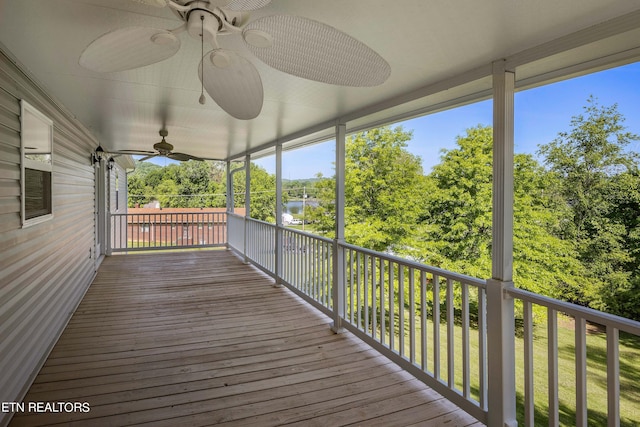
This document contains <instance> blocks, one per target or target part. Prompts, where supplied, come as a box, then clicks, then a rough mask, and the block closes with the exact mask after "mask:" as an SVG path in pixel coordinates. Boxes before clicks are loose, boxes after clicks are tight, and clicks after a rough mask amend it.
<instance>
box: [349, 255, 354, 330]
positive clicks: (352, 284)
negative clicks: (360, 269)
mask: <svg viewBox="0 0 640 427" xmlns="http://www.w3.org/2000/svg"><path fill="white" fill-rule="evenodd" d="M349 270H350V271H349V274H350V278H351V280H350V281H349V295H350V297H349V316H350V317H349V319H350V320H351V324H352V325H353V324H354V322H353V311H354V310H353V309H354V305H355V303H354V301H353V297H354V295H353V290H354V288H355V284H354V281H353V278H354V271H355V268H354V266H353V250H351V249H349Z"/></svg>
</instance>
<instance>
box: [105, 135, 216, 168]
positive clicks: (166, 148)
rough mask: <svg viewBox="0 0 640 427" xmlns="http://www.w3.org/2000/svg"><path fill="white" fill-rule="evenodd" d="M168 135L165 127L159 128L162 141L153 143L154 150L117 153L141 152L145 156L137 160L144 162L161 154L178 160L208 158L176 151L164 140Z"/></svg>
mask: <svg viewBox="0 0 640 427" xmlns="http://www.w3.org/2000/svg"><path fill="white" fill-rule="evenodd" d="M168 135H169V132H168V131H167V130H166V129H162V130H160V136H161V137H162V141H160V142H156V143H155V144H153V149H154V150H155V151H139V150H120V151H118V152H117V153H118V154H141V155H144V156H145V157H143V158H141V159H139V160H138V161H140V162H144V161H145V160H148V159H150V158H152V157H157V156H163V157H167V158H169V159H172V160H177V161H179V162H186V161H188V160H210V159H204V158H202V157H196V156H192V155H191V154H186V153H176V152H174V151H173V145H171V144H169V143H168V142H167V141H166V139H165V138H166V137H167V136H168Z"/></svg>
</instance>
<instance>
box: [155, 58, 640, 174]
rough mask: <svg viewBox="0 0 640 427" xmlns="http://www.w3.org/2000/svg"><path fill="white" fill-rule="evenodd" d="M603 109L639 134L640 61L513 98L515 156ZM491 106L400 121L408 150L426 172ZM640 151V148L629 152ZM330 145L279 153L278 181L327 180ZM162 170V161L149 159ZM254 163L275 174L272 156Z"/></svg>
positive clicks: (487, 121)
mask: <svg viewBox="0 0 640 427" xmlns="http://www.w3.org/2000/svg"><path fill="white" fill-rule="evenodd" d="M591 95H593V96H594V97H596V98H597V100H598V103H599V104H600V105H602V106H611V105H613V104H616V103H617V104H618V111H619V112H620V113H621V114H622V115H623V116H624V117H625V118H626V121H625V124H626V126H627V130H628V131H630V132H633V133H635V134H638V135H640V62H638V63H635V64H630V65H626V66H623V67H618V68H614V69H611V70H606V71H602V72H599V73H594V74H590V75H587V76H583V77H579V78H575V79H571V80H566V81H562V82H558V83H554V84H551V85H546V86H542V87H539V88H535V89H530V90H527V91H523V92H518V93H516V96H515V151H516V153H531V154H535V152H536V150H537V148H538V145H539V144H544V143H547V142H550V141H552V140H553V139H554V138H556V136H557V135H558V133H559V132H562V131H568V130H569V129H570V121H571V117H573V116H575V115H578V114H581V113H582V112H583V107H584V106H585V105H586V104H587V99H588V98H589V96H591ZM491 116H492V103H491V101H490V100H489V101H484V102H480V103H476V104H472V105H468V106H465V107H461V108H456V109H453V110H448V111H444V112H441V113H437V114H432V115H429V116H424V117H418V118H415V119H411V120H407V121H404V122H400V123H398V124H401V125H402V126H403V127H404V129H405V130H412V131H413V139H412V140H411V141H410V142H409V146H408V149H409V151H410V152H412V153H413V154H417V155H418V156H420V157H421V159H422V164H423V168H424V170H425V172H429V171H430V170H431V168H432V167H433V166H434V165H436V164H438V163H439V161H440V155H441V153H440V152H441V150H442V149H451V148H454V147H455V141H456V137H457V136H461V135H464V133H465V130H466V129H468V128H471V127H474V126H477V125H479V124H481V125H491V122H492V119H491ZM630 149H632V150H633V151H636V152H637V151H640V143H635V144H634V146H633V147H630ZM334 156H335V151H334V142H333V141H329V142H325V143H322V144H317V145H314V146H310V147H305V148H302V149H298V150H295V151H288V152H285V153H284V154H283V158H282V169H283V177H284V178H288V179H300V178H311V177H313V176H315V175H316V173H318V172H319V173H322V174H323V175H324V176H332V175H333V173H334V171H333V160H334ZM154 160H156V161H155V162H156V163H158V164H160V165H164V164H165V163H164V162H165V161H164V160H163V159H162V158H159V159H154ZM256 163H257V164H259V165H260V166H262V167H264V168H265V169H266V170H267V171H268V172H270V173H275V159H274V157H273V156H271V157H267V158H263V159H258V160H256Z"/></svg>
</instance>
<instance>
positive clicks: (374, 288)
mask: <svg viewBox="0 0 640 427" xmlns="http://www.w3.org/2000/svg"><path fill="white" fill-rule="evenodd" d="M377 260H378V258H377V257H371V310H372V312H373V313H371V316H372V321H371V337H372V338H374V339H375V337H376V330H377V328H378V320H377V319H378V305H377V304H376V291H377V281H378V277H377V276H376V262H377Z"/></svg>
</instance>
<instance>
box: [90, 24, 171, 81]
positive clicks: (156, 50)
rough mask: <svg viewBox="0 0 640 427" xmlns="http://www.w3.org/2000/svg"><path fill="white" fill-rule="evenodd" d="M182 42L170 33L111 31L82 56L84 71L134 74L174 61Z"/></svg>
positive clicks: (144, 29)
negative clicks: (170, 59) (165, 61)
mask: <svg viewBox="0 0 640 427" xmlns="http://www.w3.org/2000/svg"><path fill="white" fill-rule="evenodd" d="M178 49H180V39H178V38H177V37H176V36H175V35H174V34H172V33H171V32H170V31H167V30H160V29H157V28H148V27H128V28H122V29H119V30H115V31H112V32H110V33H107V34H105V35H103V36H101V37H98V38H97V39H96V40H94V41H93V42H91V44H90V45H89V46H87V47H86V49H85V50H84V52H82V54H81V55H80V60H79V63H80V65H81V66H83V67H84V68H86V69H88V70H91V71H97V72H99V73H113V72H115V71H124V70H131V69H133V68H138V67H144V66H145V65H150V64H154V63H156V62H160V61H163V60H165V59H167V58H170V57H172V56H173V55H175V53H176V52H177V51H178Z"/></svg>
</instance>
